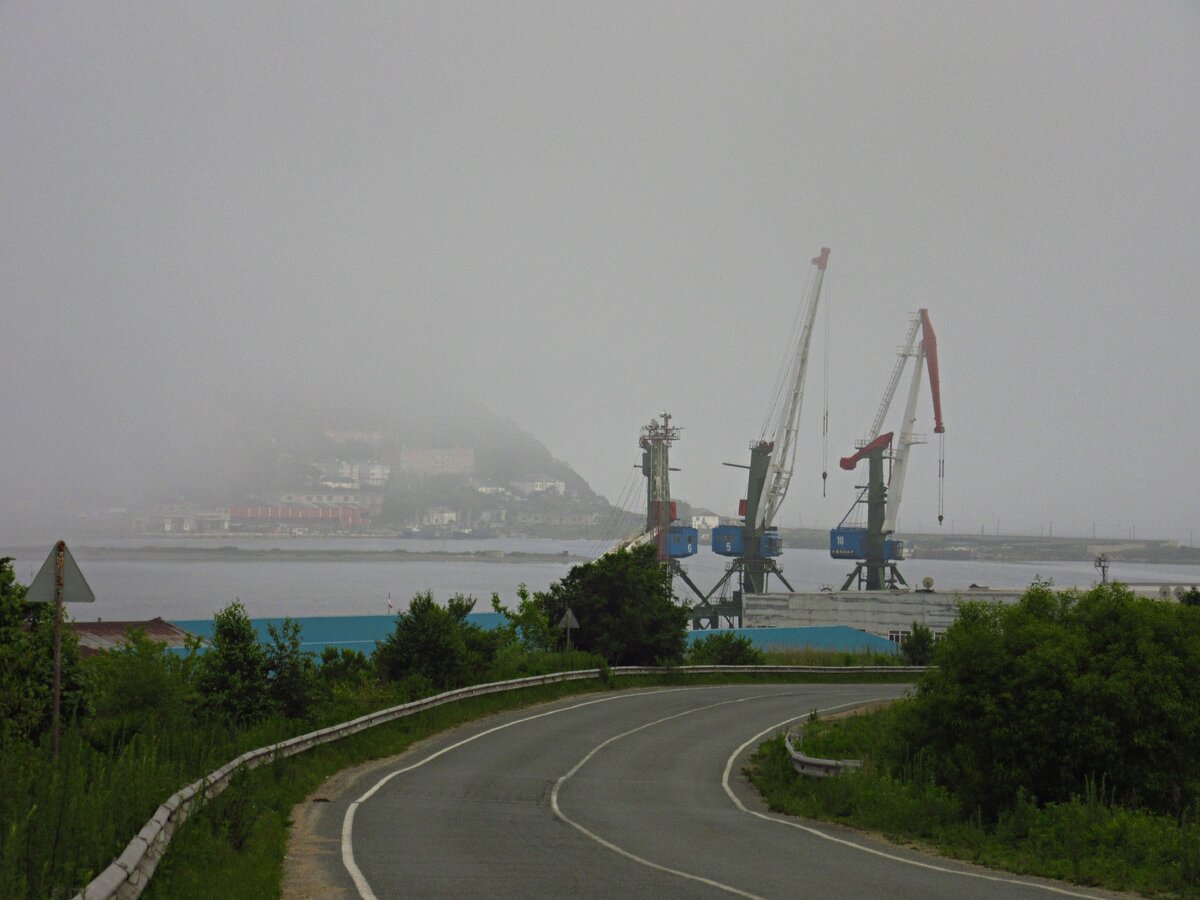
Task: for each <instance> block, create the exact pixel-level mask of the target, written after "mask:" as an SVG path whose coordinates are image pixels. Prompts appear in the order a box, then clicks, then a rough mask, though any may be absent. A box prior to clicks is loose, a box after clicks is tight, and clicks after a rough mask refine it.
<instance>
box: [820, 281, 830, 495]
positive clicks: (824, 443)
mask: <svg viewBox="0 0 1200 900" xmlns="http://www.w3.org/2000/svg"><path fill="white" fill-rule="evenodd" d="M832 305H833V304H832V303H831V302H829V301H828V300H827V301H826V302H825V347H824V349H823V351H822V352H823V353H824V356H825V360H824V370H825V371H824V379H825V386H824V387H825V391H824V393H825V411H824V414H823V415H822V416H821V496H822V497H824V496H825V486H826V485H827V484H828V483H829V308H830V306H832Z"/></svg>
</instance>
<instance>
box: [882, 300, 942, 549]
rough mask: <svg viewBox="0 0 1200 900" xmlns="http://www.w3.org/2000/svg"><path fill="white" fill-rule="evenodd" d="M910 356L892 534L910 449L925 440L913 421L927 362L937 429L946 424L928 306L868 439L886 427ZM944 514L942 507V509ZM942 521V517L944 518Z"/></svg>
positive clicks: (890, 513)
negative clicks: (916, 432) (916, 430)
mask: <svg viewBox="0 0 1200 900" xmlns="http://www.w3.org/2000/svg"><path fill="white" fill-rule="evenodd" d="M918 331H920V332H921V340H919V341H918V340H917V332H918ZM910 359H911V360H913V361H914V362H913V374H912V381H911V382H910V383H909V388H908V399H907V402H906V403H905V405H904V418H903V419H902V420H901V421H900V428H899V435H900V438H899V441H898V442H897V447H896V450H895V453H894V454H893V456H892V475H891V479H890V480H889V482H888V496H887V513H886V515H885V517H884V522H883V533H884V534H892V533H893V532H895V530H896V519H897V517H898V516H899V515H900V501H901V499H902V498H903V496H904V479H905V476H906V475H907V474H908V456H909V450H910V449H911V447H912V446H913V445H914V444H923V443H925V439H924V437H923V436H921V435H917V434H914V433H913V425H914V424H915V423H916V421H917V396H918V394H919V393H920V390H921V377H922V366H923V365H928V367H929V386H930V389H931V390H932V393H933V409H934V431H936V432H938V433H939V434H941V433H942V432H943V431H945V428H944V427H943V426H942V401H941V385H940V383H939V377H938V371H937V339H936V337H935V336H934V333H933V326H932V325H931V324H930V322H929V312H928V310H924V309H922V310H920V311H918V313H917V315H916V316H914V317H913V320H912V324H911V325H910V326H909V329H908V336H907V338H906V339H905V342H904V347H903V348H902V349H901V350H900V353H899V355H898V356H897V358H896V365H895V366H894V367H893V368H892V377H891V379H890V380H889V381H888V385H887V388H886V390H884V392H883V400H882V401H881V402H880V404H879V410H878V411H877V412H876V413H875V421H873V422H872V423H871V430H870V431H869V432H868V433H867V437H866V440H867V441H872V440H874V439H875V438H876V437H878V435H879V432H880V430H881V429H882V428H883V421H884V419H885V418H886V417H887V414H888V410H889V409H890V408H891V405H892V400H893V399H894V398H895V396H896V388H897V386H898V385H899V384H900V378H901V376H902V375H903V374H904V367H905V366H906V365H907V364H908V361H909V360H910ZM939 469H940V466H939ZM939 477H940V474H939ZM940 515H941V511H940V509H939V516H940ZM939 521H941V519H940V518H939Z"/></svg>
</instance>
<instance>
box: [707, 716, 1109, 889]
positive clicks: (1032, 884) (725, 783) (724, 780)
mask: <svg viewBox="0 0 1200 900" xmlns="http://www.w3.org/2000/svg"><path fill="white" fill-rule="evenodd" d="M876 699H877V700H883V699H890V698H885V697H880V698H876ZM873 702H875V701H874V700H860V701H856V702H854V703H843V704H841V706H831V707H829V708H828V709H822V710H818V712H833V711H835V710H839V709H843V708H845V707H847V706H862V705H864V704H867V703H873ZM805 715H808V714H807V713H805V714H803V715H799V716H792V717H791V718H790V719H784V720H783V721H782V722H777V723H776V724H774V725H772V726H771V727H770V728H764V729H763V730H762V731H760V732H759V733H758V734H756V735H754V736H753V737H752V738H750V739H749V740H748V741H746V742H745V743H744V744H742V745H741V746H740V747H738V748H737V749H736V750H734V751H733V753H732V755H731V756H730V757H729V759H728V760H727V761H726V762H725V772H724V773H723V774H722V776H721V786H722V787H723V788H724V789H725V793H726V794H727V795H728V796H729V799H730V800H732V801H733V804H734V806H736V807H737V808H738V809H739V810H741V811H742V812H744V813H747V814H749V815H751V816H757V817H758V818H760V819H764V820H766V821H767V822H774V823H775V824H777V825H786V826H788V827H790V828H798V829H799V830H801V831H803V832H806V833H808V834H811V835H813V836H814V837H819V838H821V839H823V840H826V841H832V842H833V843H835V844H841V845H842V846H844V847H849V848H851V849H852V850H859V851H861V852H863V853H870V854H871V855H872V856H879V857H882V858H884V859H890V860H892V861H894V862H899V863H903V864H905V865H908V866H917V867H918V868H921V869H929V870H931V871H934V872H944V873H946V874H948V875H961V876H962V877H964V878H978V879H980V880H982V881H998V882H1002V883H1005V884H1019V885H1021V886H1022V887H1029V888H1034V889H1036V890H1040V891H1047V892H1049V893H1052V894H1062V895H1063V896H1065V897H1084V898H1087V900H1095V896H1096V895H1095V894H1080V893H1076V892H1075V891H1069V890H1067V889H1065V888H1060V887H1055V886H1054V885H1051V884H1039V883H1038V882H1036V881H1022V880H1021V879H1020V878H1005V877H1004V876H1002V875H985V874H983V873H982V872H964V871H962V870H961V869H951V868H949V867H947V866H938V865H935V864H933V863H927V862H921V861H920V860H915V859H906V858H905V857H903V856H897V855H896V854H894V853H887V852H885V851H883V850H876V849H875V848H874V847H867V846H865V845H863V844H856V843H855V842H854V841H848V840H846V839H845V838H840V837H835V836H834V835H832V834H826V833H825V832H823V831H820V830H819V829H816V828H812V827H810V826H808V825H802V824H801V823H800V822H796V821H792V820H790V819H780V818H777V817H775V816H769V815H766V814H765V813H760V812H758V811H756V810H753V809H747V808H746V806H745V804H743V803H742V801H741V800H739V799H738V797H737V795H736V794H735V793H734V792H733V788H731V787H730V786H729V773H730V772H731V770H732V769H733V764H734V762H735V761H736V760H737V758H738V757H739V756H741V754H742V752H743V751H744V750H745V749H746V748H747V747H749V746H750V745H751V744H753V743H754V742H755V741H758V740H761V739H762V738H763V737H764V736H765V735H768V734H770V733H771V732H772V731H776V730H778V729H780V728H782V727H783V726H784V725H788V724H790V723H791V722H795V721H796V720H797V719H803V718H804V716H805Z"/></svg>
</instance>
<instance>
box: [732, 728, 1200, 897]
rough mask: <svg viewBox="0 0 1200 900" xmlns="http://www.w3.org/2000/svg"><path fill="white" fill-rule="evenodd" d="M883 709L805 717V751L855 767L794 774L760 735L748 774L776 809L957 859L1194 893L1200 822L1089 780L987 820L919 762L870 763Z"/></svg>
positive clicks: (779, 743) (778, 741) (1119, 886)
mask: <svg viewBox="0 0 1200 900" xmlns="http://www.w3.org/2000/svg"><path fill="white" fill-rule="evenodd" d="M888 716H889V714H888V712H887V711H886V710H885V711H882V712H877V713H870V714H865V715H860V716H851V717H848V718H846V719H842V720H840V721H837V722H821V723H817V724H815V725H813V724H810V725H809V726H807V727H806V729H805V735H804V745H803V746H804V750H805V752H807V753H810V754H811V755H813V756H821V757H827V758H843V759H845V758H861V759H863V760H864V762H865V765H864V768H863V771H862V772H861V773H851V774H847V775H843V776H841V777H839V778H831V779H825V780H819V779H807V778H803V777H800V776H797V775H796V774H795V773H794V772H793V771H792V768H791V758H790V757H789V756H788V754H787V750H786V748H785V747H784V746H783V739H782V738H781V737H779V738H775V739H773V740H771V741H768V742H767V743H765V744H764V745H763V746H762V747H761V748H760V749H759V751H758V753H757V755H756V756H755V757H754V761H753V764H752V768H751V772H750V776H751V780H752V781H753V782H754V784H755V785H756V786H757V787H758V789H759V791H760V792H761V793H762V795H763V797H764V799H765V800H766V801H767V803H768V804H769V805H770V807H771V809H773V810H775V811H776V812H783V813H787V814H789V815H796V816H804V817H806V818H813V819H821V820H825V821H830V822H838V823H840V824H844V825H850V826H853V827H856V828H863V829H867V830H870V831H874V832H878V833H880V834H883V835H885V836H887V837H889V838H892V839H894V840H901V841H905V842H915V843H917V844H918V845H920V846H923V847H924V848H925V849H928V850H931V851H934V852H939V853H943V854H945V855H947V856H951V857H954V858H957V859H963V860H968V861H971V862H974V863H979V864H981V865H985V866H991V867H994V868H998V869H1005V870H1007V871H1010V872H1016V873H1021V874H1028V875H1041V876H1045V877H1050V878H1057V879H1061V880H1065V881H1073V882H1076V883H1078V884H1084V885H1093V886H1099V887H1105V888H1110V889H1114V890H1136V891H1140V892H1143V893H1147V894H1162V893H1166V894H1169V895H1173V896H1185V897H1195V896H1200V827H1197V822H1196V817H1195V816H1190V817H1189V816H1187V815H1184V816H1182V817H1181V818H1180V820H1179V821H1176V820H1174V819H1171V818H1167V817H1163V816H1154V815H1150V814H1148V813H1144V812H1138V811H1132V810H1128V809H1123V808H1121V807H1118V806H1115V805H1113V804H1111V803H1108V802H1106V801H1105V799H1104V798H1103V796H1102V795H1101V792H1100V791H1099V790H1097V789H1095V788H1094V787H1093V789H1091V790H1089V791H1088V792H1087V795H1086V796H1084V797H1078V798H1075V799H1074V800H1072V801H1071V802H1070V803H1060V804H1048V805H1047V806H1045V807H1041V808H1039V807H1038V806H1036V805H1035V804H1033V803H1030V802H1028V801H1027V800H1025V799H1024V798H1022V799H1021V800H1019V801H1018V803H1017V804H1016V805H1015V807H1014V808H1013V810H1011V811H1010V812H1009V813H1008V814H1006V815H1003V816H1001V818H1000V820H999V821H998V822H997V823H995V825H985V824H984V823H982V822H981V821H979V819H978V818H977V817H975V816H973V815H972V813H971V811H969V810H964V809H963V808H962V806H961V804H960V803H959V802H958V801H957V800H956V799H955V798H954V797H953V796H951V795H950V794H949V793H947V792H946V791H945V790H944V789H942V788H940V787H938V786H937V785H934V784H932V783H931V782H930V780H929V779H928V778H927V777H925V773H924V772H923V771H922V770H921V767H920V764H919V762H915V763H913V764H911V765H909V766H908V767H907V769H906V771H905V772H904V773H902V774H903V777H902V778H892V777H889V776H888V775H886V774H883V773H881V772H879V771H878V770H877V769H876V768H875V767H874V766H873V765H872V761H871V757H872V753H873V752H878V750H879V749H880V747H881V742H883V741H886V740H888V739H889V733H888Z"/></svg>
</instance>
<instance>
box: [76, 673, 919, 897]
mask: <svg viewBox="0 0 1200 900" xmlns="http://www.w3.org/2000/svg"><path fill="white" fill-rule="evenodd" d="M609 671H610V673H611V674H612V675H614V676H634V675H664V674H670V673H681V674H689V675H731V674H754V675H784V674H796V675H883V674H896V675H916V674H920V673H921V672H924V671H925V669H924V667H922V666H617V667H614V668H612V669H610V670H609ZM598 677H600V669H581V670H579V671H575V672H555V673H553V674H550V675H533V676H530V677H528V678H514V679H512V680H509V681H496V682H491V683H489V684H476V685H471V686H470V687H465V688H458V689H457V690H453V691H446V692H445V693H442V694H437V695H435V696H433V697H425V698H422V699H420V700H414V701H412V702H410V703H402V704H401V705H399V706H393V707H390V708H388V709H381V710H379V711H377V712H373V713H368V714H367V715H365V716H359V717H358V718H357V719H351V720H350V721H349V722H343V723H342V724H340V725H331V726H329V727H328V728H322V729H319V730H317V731H310V732H309V733H308V734H302V735H299V736H298V737H294V738H289V739H288V740H286V741H280V742H279V743H277V744H271V745H270V746H267V747H260V748H259V749H257V750H249V751H247V752H246V753H243V754H242V755H241V756H239V757H237V758H236V759H233V760H230V761H229V762H227V763H226V764H225V765H223V766H221V768H219V769H217V770H216V771H214V772H211V773H209V774H208V775H207V776H205V777H204V778H201V779H200V780H199V781H195V782H192V783H191V784H189V785H188V786H187V787H185V788H183V789H182V790H180V791H177V792H176V793H174V794H172V795H171V796H170V797H169V798H168V799H167V800H166V802H165V803H163V804H162V805H161V806H160V807H159V808H158V809H157V810H155V812H154V815H152V816H151V817H150V821H148V822H147V823H146V824H145V826H144V827H143V828H142V830H141V831H139V832H138V833H137V835H136V836H135V837H134V838H133V840H131V841H130V842H129V845H128V846H127V847H126V848H125V851H124V852H123V853H122V854H121V855H120V856H118V857H117V858H116V859H115V860H113V862H112V864H111V865H109V867H108V868H107V869H105V870H104V871H103V872H101V873H100V874H99V875H97V876H96V877H95V878H94V879H93V880H92V881H91V882H90V883H89V884H88V885H87V887H85V888H84V889H83V892H82V893H79V894H76V895H75V897H74V898H73V900H114V898H115V900H134V898H137V897H139V896H141V893H142V891H144V890H145V889H146V885H147V884H148V883H149V881H150V877H151V876H152V875H153V874H154V870H155V869H156V868H157V867H158V863H159V860H160V859H162V855H163V854H164V853H165V852H166V850H167V844H168V843H169V842H170V840H171V835H172V834H174V832H175V829H176V828H178V827H179V826H180V825H182V824H183V823H184V822H185V821H186V820H187V818H188V816H189V815H190V814H191V812H192V809H193V807H194V806H195V804H196V801H197V800H198V799H202V800H211V799H212V798H213V797H215V796H217V795H218V794H220V793H221V792H222V791H223V790H225V788H226V787H227V786H228V785H229V781H230V779H232V778H233V776H234V774H235V773H236V772H238V771H239V770H240V769H253V768H256V767H257V766H260V765H262V764H263V763H266V762H272V761H274V760H276V759H280V758H286V757H288V756H294V755H296V754H297V753H302V752H304V751H305V750H308V749H310V748H311V747H317V746H320V745H321V744H328V743H331V742H332V741H336V740H340V739H342V738H344V737H349V736H350V735H352V734H356V733H358V732H360V731H363V730H365V729H367V728H374V727H375V726H376V725H382V724H384V723H386V722H391V721H394V720H396V719H402V718H404V717H406V716H411V715H414V714H416V713H419V712H422V711H424V710H427V709H432V708H433V707H435V706H443V705H445V704H447V703H454V702H455V701H457V700H464V699H466V698H468V697H480V696H483V695H485V694H498V693H502V692H504V691H512V690H519V689H521V688H526V687H536V686H539V685H545V684H555V683H558V682H562V681H584V680H587V679H589V678H598ZM788 749H789V751H790V750H791V749H792V748H791V744H790V743H789V745H788ZM795 758H796V754H795V753H793V759H795ZM817 762H834V761H831V760H818V761H817ZM847 762H850V761H847ZM797 771H799V770H797Z"/></svg>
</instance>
